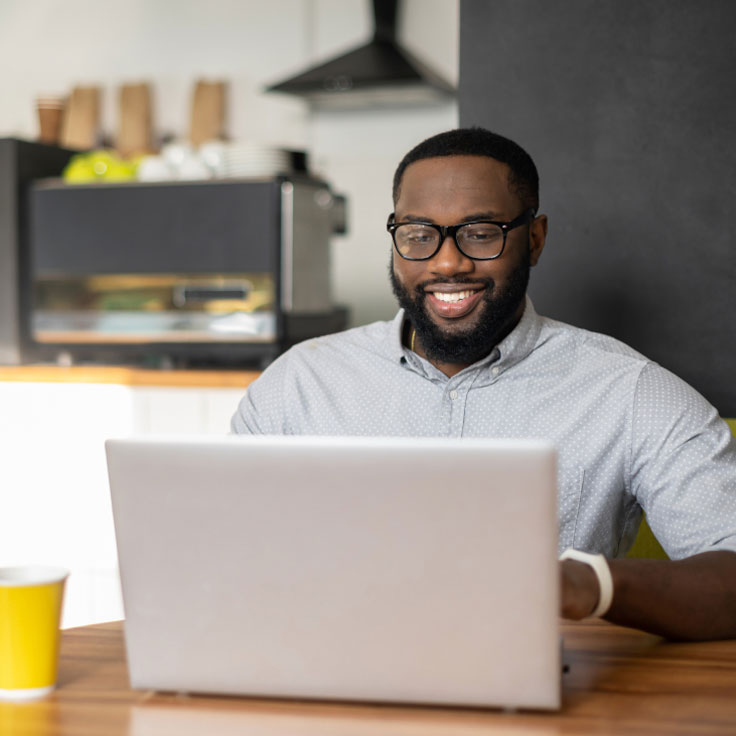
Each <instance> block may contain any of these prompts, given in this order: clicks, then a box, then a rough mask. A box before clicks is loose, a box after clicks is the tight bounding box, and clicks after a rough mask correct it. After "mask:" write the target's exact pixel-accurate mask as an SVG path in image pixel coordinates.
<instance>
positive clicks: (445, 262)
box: [430, 234, 475, 275]
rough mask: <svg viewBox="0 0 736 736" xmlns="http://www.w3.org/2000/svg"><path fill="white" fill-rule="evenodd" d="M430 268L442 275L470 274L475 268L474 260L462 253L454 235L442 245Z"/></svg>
mask: <svg viewBox="0 0 736 736" xmlns="http://www.w3.org/2000/svg"><path fill="white" fill-rule="evenodd" d="M430 268H431V269H432V271H434V272H435V273H438V274H441V275H452V274H456V273H470V272H471V271H472V270H473V269H474V268H475V264H474V263H473V259H472V258H468V257H467V256H466V255H464V254H463V253H461V252H460V249H459V248H458V247H457V244H456V243H455V239H454V238H453V237H452V235H450V234H448V235H447V236H445V239H444V240H443V241H442V244H441V245H440V249H439V250H438V251H437V252H436V253H435V254H434V256H432V258H431V259H430Z"/></svg>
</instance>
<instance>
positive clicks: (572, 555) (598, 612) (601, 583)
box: [560, 549, 613, 618]
mask: <svg viewBox="0 0 736 736" xmlns="http://www.w3.org/2000/svg"><path fill="white" fill-rule="evenodd" d="M560 560H577V561H578V562H584V563H585V564H586V565H589V566H590V567H592V568H593V572H594V573H595V576H596V577H597V578H598V589H599V591H600V593H599V595H598V605H597V606H596V607H595V610H594V611H593V613H591V614H590V616H591V618H597V617H598V616H603V615H605V614H606V613H607V612H608V609H609V608H610V607H611V602H612V601H613V578H612V577H611V568H609V567H608V563H607V562H606V558H605V557H604V556H603V555H592V554H590V553H588V552H581V551H580V550H577V549H566V550H565V551H564V552H563V553H562V554H561V555H560Z"/></svg>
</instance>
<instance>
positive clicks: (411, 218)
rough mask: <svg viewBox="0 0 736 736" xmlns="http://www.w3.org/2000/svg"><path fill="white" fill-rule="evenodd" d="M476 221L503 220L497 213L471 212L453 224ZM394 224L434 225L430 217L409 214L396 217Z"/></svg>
mask: <svg viewBox="0 0 736 736" xmlns="http://www.w3.org/2000/svg"><path fill="white" fill-rule="evenodd" d="M476 220H496V221H497V222H504V221H505V218H504V216H503V215H501V214H500V213H499V212H473V213H471V214H469V215H465V216H464V217H463V218H462V220H460V222H457V223H453V224H456V225H459V224H460V223H463V222H475V221H476ZM396 222H426V223H427V224H429V225H434V224H435V221H434V220H433V219H432V218H431V217H424V216H423V215H414V214H411V213H410V212H407V213H406V214H405V215H403V216H402V217H401V218H398V217H397V218H396Z"/></svg>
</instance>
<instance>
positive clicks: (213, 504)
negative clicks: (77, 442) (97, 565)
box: [106, 436, 560, 708]
mask: <svg viewBox="0 0 736 736" xmlns="http://www.w3.org/2000/svg"><path fill="white" fill-rule="evenodd" d="M106 450H107V458H108V470H109V476H110V487H111V492H112V502H113V513H114V520H115V531H116V537H117V545H118V555H119V563H120V572H121V582H122V591H123V601H124V608H125V614H126V621H125V634H126V647H127V654H128V664H129V670H130V677H131V684H132V686H133V687H134V688H143V689H158V690H173V691H187V692H207V693H222V694H235V695H250V696H261V697H262V696H267V697H294V698H317V699H347V700H369V701H384V702H413V703H435V704H451V705H472V706H504V707H530V708H535V707H538V708H557V707H559V702H560V652H559V633H558V595H559V591H558V571H557V518H556V471H555V452H554V449H553V447H552V445H551V444H549V443H546V442H541V441H539V442H538V441H519V440H513V441H496V440H475V439H464V440H455V439H452V440H451V439H408V438H387V439H381V438H325V437H319V438H317V437H263V436H260V437H224V438H186V439H184V438H177V439H171V438H169V439H166V438H147V439H123V440H108V442H107V443H106Z"/></svg>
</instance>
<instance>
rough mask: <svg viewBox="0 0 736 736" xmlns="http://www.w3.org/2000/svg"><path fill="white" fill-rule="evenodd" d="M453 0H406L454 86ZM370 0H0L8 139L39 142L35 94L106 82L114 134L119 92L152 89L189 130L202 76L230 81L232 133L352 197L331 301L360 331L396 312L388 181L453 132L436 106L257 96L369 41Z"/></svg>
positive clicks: (161, 106) (404, 33) (404, 19)
mask: <svg viewBox="0 0 736 736" xmlns="http://www.w3.org/2000/svg"><path fill="white" fill-rule="evenodd" d="M458 4H459V0H404V3H403V6H402V11H401V24H400V28H401V30H400V36H401V40H402V42H403V43H404V44H405V45H406V46H407V47H408V48H409V49H410V50H411V51H412V52H413V53H415V54H416V55H418V56H420V57H422V58H423V60H424V61H425V62H427V63H430V64H431V65H432V66H433V67H434V68H435V69H436V70H437V71H439V72H440V73H442V74H443V75H444V76H445V77H446V78H447V79H448V80H449V81H451V82H455V83H456V82H457V77H458V26H459V20H458ZM371 30H372V15H371V8H370V4H369V2H368V0H271V2H263V0H32V2H28V0H0V101H1V102H0V136H19V137H24V138H34V137H35V136H36V135H37V124H36V119H35V113H34V98H35V97H36V96H38V95H43V94H64V93H66V92H68V91H69V90H70V89H71V87H72V86H73V85H75V84H82V83H89V84H96V85H101V86H102V87H104V101H103V121H102V122H103V127H104V132H105V134H106V135H108V136H111V137H114V134H115V129H116V120H117V114H116V106H117V87H118V85H120V84H121V83H123V82H135V81H149V82H151V83H152V84H153V87H154V94H155V108H154V112H155V126H156V130H157V132H159V133H160V134H163V133H170V134H174V135H175V136H185V135H186V133H187V130H188V118H189V106H190V95H191V92H192V89H193V84H194V81H195V80H196V79H198V78H203V77H207V78H222V79H226V80H228V82H229V83H230V99H229V102H230V105H229V114H228V119H229V123H228V132H229V134H230V136H231V137H232V138H233V139H236V140H238V139H241V140H242V139H250V140H255V141H258V142H264V143H273V144H283V145H288V146H295V147H306V148H307V149H308V150H309V152H310V154H311V157H312V162H313V168H314V169H315V170H316V171H317V172H318V173H321V174H323V175H324V176H325V177H326V178H327V179H328V180H329V181H330V182H331V183H332V184H333V186H334V187H335V188H336V189H337V190H338V191H341V192H343V193H345V194H347V195H348V197H349V199H350V207H349V214H350V234H349V235H348V236H347V237H346V238H341V239H336V241H335V246H334V262H333V278H334V285H335V296H336V299H337V300H338V301H339V302H341V303H345V304H348V305H349V306H350V307H351V309H352V310H353V319H352V321H353V323H354V324H361V323H365V322H368V321H371V320H373V319H379V318H388V317H390V316H391V315H392V313H393V312H394V309H395V307H394V301H393V297H392V296H391V293H390V289H389V286H388V281H387V277H386V264H387V263H388V256H389V252H390V250H389V241H388V236H387V235H386V233H385V230H384V223H385V220H386V215H387V214H388V212H390V210H391V198H390V188H391V177H392V174H393V170H394V168H395V166H396V164H397V163H398V160H399V159H400V158H401V156H402V155H403V154H404V153H405V152H406V151H407V150H408V149H409V148H410V147H411V146H412V145H414V144H415V143H416V142H418V141H419V140H421V139H422V138H425V137H426V136H428V135H432V134H433V133H435V132H438V131H440V130H444V129H447V128H451V127H454V126H456V125H457V107H456V105H455V104H454V103H448V104H446V105H443V106H440V107H434V108H421V109H413V110H409V109H404V110H382V111H370V112H367V113H366V112H342V113H334V112H333V113H328V112H320V113H314V114H313V113H310V112H309V111H308V109H307V107H306V105H304V103H302V102H301V101H300V100H297V99H293V98H291V97H288V96H284V95H273V94H264V93H263V92H262V91H261V90H262V88H263V87H264V86H265V85H267V84H269V83H272V82H276V81H280V80H281V79H283V78H284V77H286V76H288V75H290V74H292V73H296V72H299V71H301V70H302V69H303V68H304V67H305V66H307V65H309V64H311V63H313V62H316V61H321V60H324V59H326V58H328V57H330V56H332V55H333V54H336V53H338V52H341V51H345V50H348V49H350V48H352V47H354V46H356V45H358V44H360V43H363V42H365V41H366V40H368V38H369V37H370V34H371Z"/></svg>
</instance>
